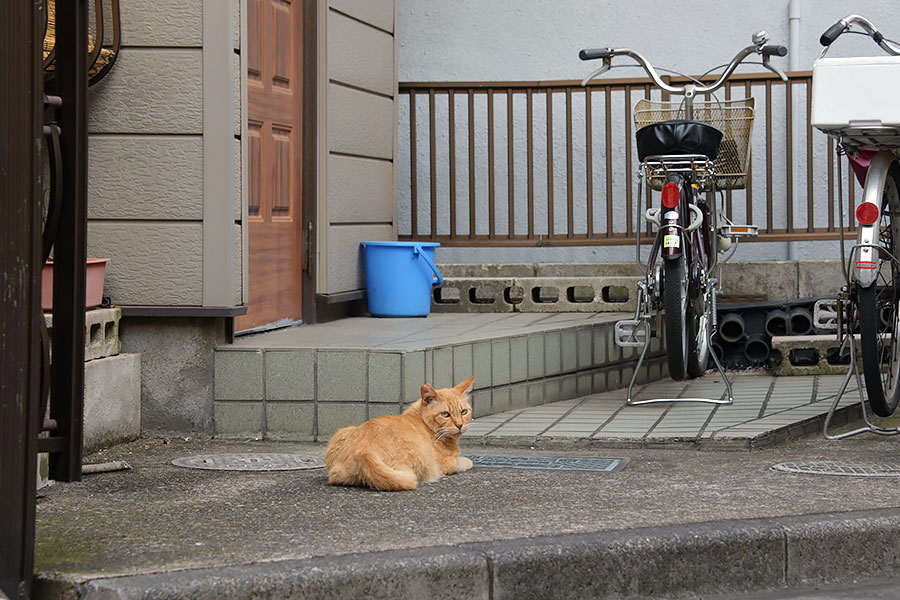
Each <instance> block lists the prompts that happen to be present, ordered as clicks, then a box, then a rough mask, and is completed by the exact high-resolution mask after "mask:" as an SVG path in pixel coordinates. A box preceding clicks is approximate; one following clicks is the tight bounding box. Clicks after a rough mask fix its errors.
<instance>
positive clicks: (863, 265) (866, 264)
mask: <svg viewBox="0 0 900 600" xmlns="http://www.w3.org/2000/svg"><path fill="white" fill-rule="evenodd" d="M869 204H871V202H870V203H869ZM877 266H878V264H877V263H874V262H872V261H869V260H858V261H856V268H857V269H862V270H865V271H871V270H872V269H875V268H876V267H877Z"/></svg>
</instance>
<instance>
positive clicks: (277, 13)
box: [235, 0, 303, 331]
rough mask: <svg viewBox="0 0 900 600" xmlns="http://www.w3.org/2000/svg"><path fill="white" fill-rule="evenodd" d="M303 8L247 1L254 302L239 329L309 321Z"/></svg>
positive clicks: (282, 1)
mask: <svg viewBox="0 0 900 600" xmlns="http://www.w3.org/2000/svg"><path fill="white" fill-rule="evenodd" d="M302 8H303V7H302V2H301V1H300V0H295V1H294V2H290V1H287V0H248V15H247V28H248V37H249V39H248V43H247V98H248V127H247V129H248V139H247V151H248V171H249V173H248V177H249V198H248V204H249V211H248V221H249V222H248V238H249V244H248V246H249V256H248V269H249V273H248V279H249V290H248V291H249V302H248V304H247V314H246V315H243V316H241V317H238V318H237V320H236V322H235V329H236V330H238V331H241V330H247V329H252V328H255V327H261V326H265V325H269V324H272V323H276V322H283V321H285V320H288V321H298V320H300V319H301V317H302V295H301V264H302V256H301V226H300V221H301V216H302V210H301V206H302V205H301V190H302V181H301V162H302V151H301V148H302V132H301V124H302V121H301V115H302V108H303V107H302V71H301V68H302V63H303V61H302V46H303V39H302V31H303V22H302Z"/></svg>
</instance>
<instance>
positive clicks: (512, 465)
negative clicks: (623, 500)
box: [466, 454, 628, 473]
mask: <svg viewBox="0 0 900 600" xmlns="http://www.w3.org/2000/svg"><path fill="white" fill-rule="evenodd" d="M466 456H467V457H469V458H470V459H472V464H474V465H475V466H476V467H489V468H495V469H540V470H548V471H600V472H605V473H609V472H612V471H618V470H620V469H624V468H625V465H626V464H627V463H628V459H627V458H585V457H571V456H497V455H492V454H466Z"/></svg>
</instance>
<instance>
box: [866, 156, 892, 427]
mask: <svg viewBox="0 0 900 600" xmlns="http://www.w3.org/2000/svg"><path fill="white" fill-rule="evenodd" d="M893 215H898V219H897V221H896V222H894V220H893ZM879 219H880V221H879V230H880V231H881V234H880V236H879V241H880V243H881V244H882V245H884V246H885V249H886V250H887V251H888V252H889V253H890V255H893V256H896V252H895V249H896V248H898V247H900V166H898V164H897V163H894V164H893V165H891V168H890V170H889V171H888V176H887V180H886V181H885V190H884V194H883V197H882V209H881V213H880V215H879ZM878 273H879V274H878V279H877V280H876V282H875V283H874V284H873V285H871V286H869V287H861V288H859V289H858V290H857V312H858V314H859V345H860V351H861V352H860V353H861V355H862V366H863V380H864V381H865V386H866V394H867V395H868V397H869V406H871V407H872V410H873V411H874V412H875V414H876V415H878V416H880V417H889V416H891V415H892V414H893V413H894V411H895V410H896V408H897V403H898V400H900V347H898V344H900V327H898V323H900V321H898V320H900V314H898V307H897V302H898V297H900V294H898V292H900V277H898V268H897V266H896V265H895V264H894V263H893V261H891V259H890V258H889V257H888V256H884V255H883V254H882V253H879V255H878Z"/></svg>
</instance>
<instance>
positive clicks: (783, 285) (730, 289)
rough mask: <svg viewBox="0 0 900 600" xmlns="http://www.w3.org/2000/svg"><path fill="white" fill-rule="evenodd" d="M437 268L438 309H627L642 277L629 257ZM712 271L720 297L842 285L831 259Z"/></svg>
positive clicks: (729, 265) (782, 295) (833, 289)
mask: <svg viewBox="0 0 900 600" xmlns="http://www.w3.org/2000/svg"><path fill="white" fill-rule="evenodd" d="M438 267H439V269H440V271H441V273H442V274H443V275H444V285H443V286H441V288H440V289H438V290H436V291H435V294H434V297H433V303H432V309H433V310H434V311H435V312H600V311H624V312H631V311H633V310H634V307H635V300H636V295H635V290H636V282H637V280H638V279H639V278H640V277H641V273H640V271H639V269H638V267H637V265H635V264H634V263H601V264H589V263H573V264H568V263H546V264H541V263H534V264H532V263H513V264H449V265H438ZM717 273H718V274H719V276H720V282H719V283H720V289H721V290H722V295H721V297H720V301H722V302H727V301H728V300H729V299H740V300H751V299H756V300H767V301H775V300H794V299H798V298H816V297H822V296H835V295H837V293H838V292H839V291H840V288H841V286H842V285H843V284H844V280H843V275H842V273H841V265H840V261H835V260H815V261H812V260H810V261H759V262H726V263H724V264H723V265H722V269H721V272H717ZM570 293H574V296H575V298H570V297H569V295H570ZM573 300H574V301H573Z"/></svg>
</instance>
